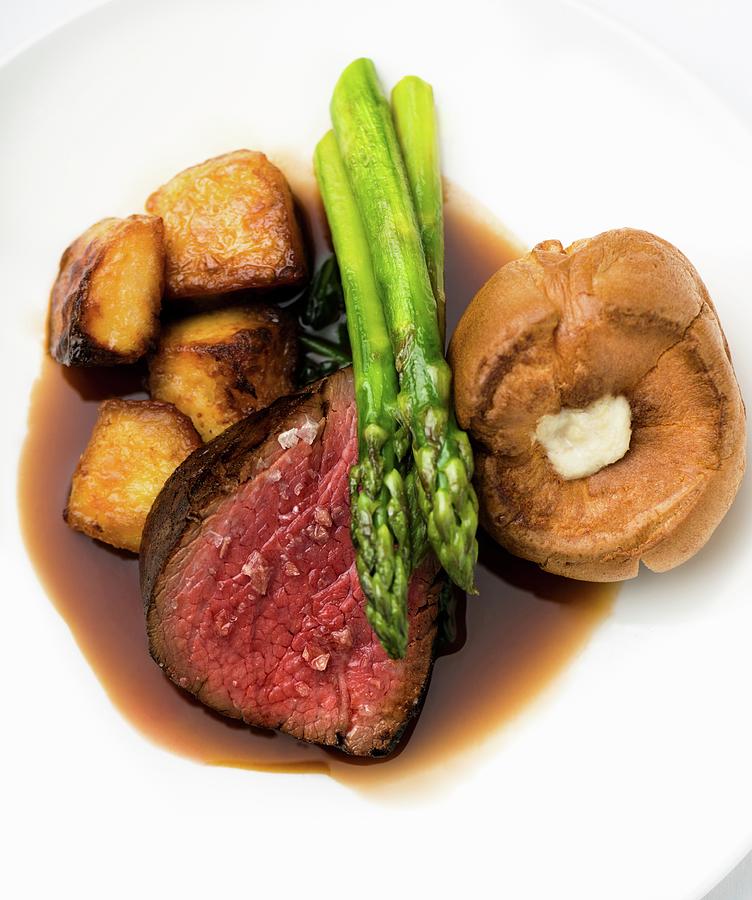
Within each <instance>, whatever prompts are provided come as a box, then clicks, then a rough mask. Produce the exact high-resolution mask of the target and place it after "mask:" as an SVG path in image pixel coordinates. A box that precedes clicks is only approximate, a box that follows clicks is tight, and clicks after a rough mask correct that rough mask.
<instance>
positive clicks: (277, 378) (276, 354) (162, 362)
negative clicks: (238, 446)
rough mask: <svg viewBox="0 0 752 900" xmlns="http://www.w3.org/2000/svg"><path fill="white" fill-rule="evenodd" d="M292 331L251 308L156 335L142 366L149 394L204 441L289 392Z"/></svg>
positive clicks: (182, 323) (266, 311) (269, 311)
mask: <svg viewBox="0 0 752 900" xmlns="http://www.w3.org/2000/svg"><path fill="white" fill-rule="evenodd" d="M296 364H297V338H296V328H295V324H294V322H293V321H292V319H291V318H290V316H288V315H287V314H286V313H285V312H284V311H282V310H280V309H277V308H275V307H271V306H263V305H260V304H255V305H253V306H247V307H230V308H229V309H222V310H211V311H209V312H205V313H200V314H198V315H194V316H189V317H188V318H186V319H181V320H179V321H176V322H173V323H172V324H170V325H168V326H167V327H165V328H164V329H163V331H162V335H161V339H160V342H159V347H158V349H157V352H156V354H155V355H154V356H153V357H152V358H151V360H150V361H149V392H150V394H151V396H152V397H153V398H154V399H156V400H166V401H167V402H169V403H174V404H175V406H176V407H177V408H178V409H179V410H181V412H184V413H185V414H186V415H187V416H189V417H190V419H191V421H192V422H193V424H194V425H195V427H196V430H197V431H198V433H199V434H200V435H201V437H202V438H203V439H204V440H205V441H209V440H211V439H212V438H214V437H216V436H217V435H218V434H220V433H221V432H222V431H224V430H225V428H227V427H228V426H229V425H232V424H233V423H235V422H237V421H239V420H240V419H242V418H243V417H244V416H247V415H248V414H249V413H252V412H254V411H255V410H257V409H260V408H261V407H264V406H268V405H269V404H270V403H271V402H272V401H273V400H276V399H277V397H280V396H282V395H283V394H289V393H290V392H291V391H292V389H293V377H294V374H295V367H296Z"/></svg>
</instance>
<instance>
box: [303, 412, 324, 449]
mask: <svg viewBox="0 0 752 900" xmlns="http://www.w3.org/2000/svg"><path fill="white" fill-rule="evenodd" d="M318 433H319V423H318V422H314V421H313V419H311V418H309V417H308V416H306V420H305V422H303V424H302V425H301V426H300V427H299V428H298V437H299V438H300V439H301V440H303V441H305V442H306V444H309V445H310V444H312V443H313V442H314V441H315V440H316V435H317V434H318Z"/></svg>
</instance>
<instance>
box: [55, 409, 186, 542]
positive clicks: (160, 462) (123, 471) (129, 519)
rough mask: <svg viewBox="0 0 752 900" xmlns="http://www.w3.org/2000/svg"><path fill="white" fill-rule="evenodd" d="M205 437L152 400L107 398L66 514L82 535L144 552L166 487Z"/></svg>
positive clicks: (77, 473) (173, 411) (180, 416)
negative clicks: (145, 535) (145, 534)
mask: <svg viewBox="0 0 752 900" xmlns="http://www.w3.org/2000/svg"><path fill="white" fill-rule="evenodd" d="M200 446H201V438H199V436H198V435H197V434H196V431H195V429H194V428H193V426H192V425H191V423H190V420H189V419H188V418H186V416H184V415H183V414H182V413H181V412H179V411H178V410H177V409H175V407H174V406H172V405H171V404H169V403H156V402H154V401H152V400H106V401H105V402H104V403H103V404H102V405H101V407H100V409H99V417H98V419H97V422H96V425H95V426H94V431H93V432H92V435H91V438H90V440H89V443H88V446H87V447H86V450H85V451H84V453H83V455H82V456H81V459H80V460H79V462H78V466H77V467H76V471H75V472H74V473H73V480H72V482H71V489H70V494H69V495H68V504H67V506H66V508H65V512H64V513H63V516H64V518H65V521H66V522H67V523H68V524H69V525H70V526H71V528H75V529H76V530H77V531H83V533H84V534H88V535H89V537H93V538H97V539H98V540H100V541H104V542H105V543H107V544H112V546H113V547H121V548H122V549H124V550H132V551H133V552H134V553H138V550H139V547H140V545H141V532H142V531H143V527H144V522H145V521H146V516H147V514H148V512H149V510H150V509H151V505H152V503H153V502H154V499H155V498H156V496H157V494H158V493H159V492H160V490H161V489H162V485H163V484H164V483H165V481H167V479H168V477H169V476H170V475H171V474H172V472H173V471H174V470H175V469H176V468H177V467H178V466H179V465H180V463H181V462H182V461H183V460H184V459H185V458H186V456H188V454H189V453H191V452H192V451H193V450H195V449H196V448H197V447H200Z"/></svg>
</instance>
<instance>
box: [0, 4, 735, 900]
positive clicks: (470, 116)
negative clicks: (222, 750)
mask: <svg viewBox="0 0 752 900" xmlns="http://www.w3.org/2000/svg"><path fill="white" fill-rule="evenodd" d="M363 54H367V55H370V56H372V57H373V58H374V59H375V60H376V62H377V66H378V68H379V70H380V72H381V74H382V77H383V80H384V81H385V82H386V83H387V84H391V83H393V82H394V81H395V80H396V79H397V78H398V77H399V76H400V75H402V74H404V73H406V72H417V73H420V74H422V75H423V76H424V77H426V78H428V79H429V80H431V81H432V82H433V84H434V85H435V88H436V92H437V96H438V100H439V104H440V110H441V119H442V127H443V136H444V158H445V170H446V172H447V174H448V175H449V177H450V178H451V179H453V180H454V181H456V182H458V183H459V184H461V185H462V186H463V187H464V188H466V189H467V190H468V191H470V192H471V193H472V194H474V195H475V196H476V197H479V198H481V199H482V200H483V201H484V203H485V204H486V205H487V206H489V207H490V208H491V209H492V210H493V211H494V212H495V213H496V214H497V215H498V216H499V217H500V218H502V219H503V220H504V221H505V222H506V223H508V224H509V225H510V226H511V227H512V228H514V229H515V230H516V231H517V233H519V234H520V235H521V236H522V237H523V238H524V239H526V240H527V241H530V242H533V241H536V240H541V239H544V238H549V237H558V238H561V239H562V240H563V241H565V242H568V241H570V240H573V239H575V238H578V237H582V236H586V235H591V234H594V233H596V232H598V231H600V230H603V229H605V228H609V227H615V226H620V225H634V226H639V227H643V228H647V229H650V230H653V231H656V232H657V233H659V234H661V235H663V236H665V237H666V238H668V239H669V240H671V241H673V242H674V243H676V244H677V245H678V246H679V247H681V248H682V249H683V250H684V251H685V252H686V253H687V254H688V256H689V257H690V258H691V259H692V260H693V261H694V262H695V264H696V265H697V267H698V268H699V270H700V272H701V273H702V274H703V276H704V278H705V279H706V281H707V283H708V286H709V288H710V291H711V294H712V295H713V296H714V298H715V300H716V303H717V306H718V309H719V312H720V315H721V318H722V320H723V322H724V323H725V326H726V330H727V333H728V336H729V340H730V342H731V346H732V351H734V355H735V362H736V365H737V372H738V375H739V379H740V382H741V384H742V388H743V389H746V393H747V396H752V391H751V390H750V386H751V385H752V362H751V359H750V354H749V353H747V352H745V347H744V343H743V341H744V338H745V337H748V336H749V334H750V319H751V316H750V311H749V310H750V303H749V292H748V288H747V283H748V270H749V246H750V244H749V228H748V224H749V210H750V209H752V188H751V186H750V178H749V165H750V160H752V141H751V140H750V137H749V135H748V134H747V133H746V132H745V131H744V130H743V129H742V128H741V127H740V126H739V125H738V124H737V123H736V121H735V120H734V119H733V118H732V117H731V116H730V115H729V114H727V113H726V112H725V111H724V109H723V108H721V107H720V106H719V105H718V103H717V102H716V101H715V100H714V98H713V97H712V96H711V95H710V94H709V93H708V92H707V91H706V90H705V89H704V88H703V87H702V86H700V85H699V84H696V83H694V82H693V81H691V80H690V79H689V78H688V77H687V76H686V75H685V74H684V73H683V72H682V71H680V70H679V69H678V68H677V67H675V66H673V65H671V64H669V63H668V62H666V61H665V60H664V59H663V58H661V57H660V56H658V55H657V54H655V53H654V52H652V51H650V50H649V49H647V48H645V47H643V46H641V45H639V44H638V43H637V42H635V41H634V40H633V39H632V38H630V37H628V36H626V35H624V34H623V33H621V32H620V31H618V30H616V29H615V28H613V27H611V26H610V25H607V24H605V23H604V22H602V21H600V20H598V19H595V18H592V17H590V16H589V15H587V14H585V13H583V12H582V11H580V10H579V9H577V8H574V7H568V6H562V5H559V4H557V3H554V2H542V0H541V2H534V3H531V2H524V3H523V2H522V0H520V2H517V3H511V2H507V3H505V4H503V5H502V4H492V3H490V2H481V0H463V2H462V3H460V4H456V5H452V7H451V9H450V11H448V12H444V11H443V10H442V9H441V8H440V4H436V3H425V4H424V3H406V2H405V0H398V2H394V0H380V2H379V3H369V4H356V3H353V2H346V0H320V2H316V3H312V2H308V3H303V2H299V3H297V2H286V3H281V2H279V3H275V2H271V0H270V2H257V3H250V2H239V0H238V2H231V0H223V2H212V3H204V2H180V3H178V2H175V3H156V2H154V0H149V2H136V3H134V2H128V3H115V4H112V5H109V6H106V7H104V8H102V9H101V10H98V11H96V12H95V13H92V14H90V15H88V16H86V17H84V18H82V19H80V20H78V21H76V22H74V23H72V24H71V25H69V26H67V27H65V28H63V29H62V30H60V31H59V32H57V33H56V34H54V35H52V36H51V37H50V38H48V39H46V40H44V41H42V42H41V43H39V44H37V45H36V46H34V47H32V48H31V49H30V50H28V51H27V52H25V53H24V54H23V55H21V56H20V57H18V58H16V59H15V60H13V61H12V62H10V63H9V64H8V65H7V66H6V67H5V68H4V69H3V70H2V72H1V73H0V121H2V123H3V139H2V150H1V151H0V153H1V156H0V197H2V206H1V207H0V208H1V209H2V213H1V214H0V215H1V221H0V254H1V256H2V269H1V271H2V273H3V321H2V335H3V343H4V349H3V353H2V366H3V377H2V384H3V387H4V392H3V394H4V396H3V416H2V421H3V430H4V432H5V435H6V439H5V441H4V442H3V447H2V462H3V491H4V492H5V497H4V499H5V501H6V502H5V503H4V520H5V526H6V527H5V535H4V541H3V544H4V549H5V553H6V555H7V559H6V560H5V566H4V574H5V578H6V582H5V589H4V592H3V593H4V604H3V610H4V613H3V630H4V634H5V639H4V641H3V656H4V665H3V670H4V672H5V690H4V701H5V716H4V721H5V725H6V727H8V730H9V731H10V737H8V734H7V732H6V737H5V739H4V750H3V752H4V754H5V755H6V756H7V759H6V761H5V764H4V766H3V778H4V779H6V780H7V785H6V786H5V787H4V788H3V808H4V814H5V818H6V820H7V821H8V822H9V823H10V824H11V828H10V829H9V830H8V832H9V833H8V835H7V837H6V838H5V845H4V850H5V851H6V858H7V859H8V860H9V862H7V863H5V864H4V867H3V875H2V878H3V879H4V880H7V881H8V884H9V886H8V889H7V890H6V891H4V893H5V894H6V895H7V896H13V897H22V896H51V895H53V891H56V890H58V889H59V888H60V887H62V886H64V885H68V886H75V889H76V895H77V896H78V897H81V898H84V897H101V896H108V897H121V896H123V897H125V896H128V897H133V896H139V895H145V896H155V897H156V896H181V897H194V896H195V897H199V896H201V897H206V896H208V895H209V894H210V893H211V895H212V896H235V895H237V894H238V893H241V894H242V895H250V894H254V895H261V893H262V892H263V891H265V890H268V891H273V892H274V894H275V895H277V896H298V895H309V894H314V895H316V896H323V895H329V894H335V893H336V894H347V893H357V894H358V895H359V896H377V895H378V896H379V897H385V896H389V895H390V893H394V894H395V895H396V896H406V895H408V894H410V893H411V892H415V893H417V892H420V895H421V896H422V895H423V894H430V893H431V892H434V893H435V892H438V893H439V895H440V896H441V895H444V894H445V893H448V892H450V891H451V892H453V893H458V894H459V893H460V892H461V893H462V895H464V896H470V897H472V896H489V895H499V896H504V897H509V898H514V900H523V898H535V900H538V898H544V897H545V898H557V900H559V898H569V897H572V898H577V900H590V898H593V900H603V898H609V900H620V898H625V900H626V898H628V900H635V898H641V900H643V898H652V897H655V898H661V900H672V898H681V900H687V898H695V897H699V896H701V895H702V894H703V893H704V892H705V891H706V890H708V889H709V888H710V887H711V886H712V885H713V884H714V883H715V882H716V881H717V880H718V879H719V878H720V877H721V876H722V875H723V874H724V872H725V871H726V870H728V869H729V868H730V867H731V866H732V864H733V863H734V862H735V861H736V860H737V859H738V858H739V857H740V856H741V855H742V854H743V853H744V852H745V851H746V850H747V849H749V847H750V846H752V779H750V769H749V761H750V759H752V725H751V724H750V717H749V709H750V699H751V695H752V654H750V652H749V643H750V635H752V604H750V603H749V599H748V596H749V584H748V582H749V577H750V561H749V549H748V541H749V531H748V529H749V523H750V491H749V489H748V488H749V485H748V484H747V485H745V488H744V489H743V490H742V493H741V495H740V497H739V498H738V499H737V501H736V504H735V506H734V507H733V509H732V511H731V513H730V514H729V515H728V517H727V518H726V520H725V521H724V523H723V525H722V526H721V527H720V528H719V529H718V532H717V533H716V535H715V536H714V538H713V540H712V542H711V544H710V545H709V546H708V547H707V548H706V550H704V551H703V552H702V553H701V554H700V555H699V556H698V557H697V558H696V559H694V560H693V561H691V562H690V563H688V564H687V565H685V566H684V567H682V568H681V569H680V570H678V571H676V572H674V573H671V574H668V575H663V576H660V577H658V576H651V575H649V574H643V575H641V576H640V578H639V580H638V581H637V582H635V583H632V584H629V585H628V586H627V587H626V588H625V589H624V590H623V592H622V593H621V595H620V597H619V600H618V602H617V604H616V608H615V610H614V613H613V615H612V616H611V617H610V619H609V620H608V621H607V622H606V623H604V624H603V625H602V626H601V627H600V628H599V630H598V631H597V633H596V634H595V636H594V637H593V639H592V640H591V641H590V643H589V645H588V646H587V648H586V650H585V651H584V652H583V653H582V654H581V655H580V656H579V657H578V658H577V659H576V661H574V663H573V664H572V665H571V666H570V667H569V668H568V669H567V670H566V672H565V673H564V674H563V675H562V676H561V677H560V678H558V679H557V681H556V682H555V684H553V685H552V686H551V687H550V688H549V689H548V690H547V691H546V692H545V694H544V695H543V696H542V697H541V698H539V700H538V701H536V702H535V703H534V704H532V705H531V706H530V707H529V708H528V709H527V710H526V711H525V713H524V714H523V715H521V716H520V717H519V718H518V719H517V720H516V721H515V722H514V723H513V724H511V725H509V726H507V727H506V728H504V729H503V730H502V731H500V732H499V733H498V734H497V735H496V736H495V737H494V738H493V739H492V740H491V742H490V745H489V747H487V748H485V751H484V753H483V754H481V755H479V756H477V757H473V758H472V760H469V761H468V762H467V764H466V765H463V764H462V761H460V764H458V765H456V766H453V767H452V770H451V771H448V772H447V774H446V778H445V780H444V783H443V784H442V785H441V786H440V787H438V788H437V789H436V790H435V791H434V792H433V793H431V794H429V795H428V796H424V797H419V798H415V797H411V798H410V799H409V800H406V801H405V803H404V804H402V805H398V806H395V805H394V803H393V802H392V801H390V802H388V803H387V802H381V801H380V800H379V799H378V797H373V796H370V797H366V796H364V795H362V794H358V793H354V792H352V791H350V790H348V789H347V788H345V787H343V786H342V785H340V784H338V783H336V782H334V781H331V780H329V779H327V778H325V777H322V776H316V775H307V776H301V775H290V776H281V775H264V774H259V773H249V772H243V771H237V770H230V769H222V768H209V767H199V766H197V765H195V764H193V763H190V762H188V761H186V760H183V759H180V758H177V757H174V756H172V755H170V754H169V753H165V752H162V751H159V750H157V749H155V748H154V747H153V746H151V745H150V744H148V743H147V742H146V741H145V740H144V739H143V738H142V737H141V736H140V735H139V734H137V733H136V732H135V731H133V730H132V729H131V727H130V726H129V725H128V724H127V723H126V722H125V721H124V720H122V719H121V718H120V716H119V715H118V714H117V713H116V712H115V711H114V709H113V707H112V706H111V705H110V703H109V701H108V700H107V697H106V696H105V694H104V691H103V690H102V688H101V687H100V685H99V683H98V682H97V681H96V679H95V677H94V675H93V674H92V672H91V671H90V669H89V668H88V666H87V664H86V663H85V662H84V660H83V658H82V657H81V655H80V654H79V652H78V650H77V648H76V646H75V643H74V641H73V640H72V638H71V635H70V633H69V632H68V630H67V628H66V626H65V624H64V623H63V622H62V621H61V620H60V619H59V617H58V616H57V614H56V613H55V612H54V610H53V607H52V606H51V604H50V603H49V602H48V600H47V598H46V597H45V596H44V593H43V591H42V590H41V588H40V586H39V584H38V582H37V580H36V577H35V575H34V572H33V570H32V568H31V566H30V564H29V563H28V561H27V559H26V557H25V552H24V549H23V546H22V544H21V541H20V537H19V535H18V529H17V524H16V515H15V507H14V496H13V494H14V489H13V485H14V484H15V470H16V464H17V458H18V452H19V448H20V445H21V442H22V439H23V436H24V432H25V420H26V411H27V405H28V394H29V389H30V387H31V384H32V382H33V380H34V378H35V376H36V374H37V372H38V368H39V358H40V335H41V331H42V327H43V321H44V311H45V303H46V296H47V291H48V288H49V284H50V282H51V280H52V278H53V277H54V273H55V267H56V263H57V259H58V257H59V254H60V250H61V248H63V247H64V246H65V245H66V243H67V242H68V241H69V239H70V238H71V236H72V235H74V234H76V233H77V232H79V231H81V230H82V229H83V228H84V227H86V226H87V225H88V224H90V222H92V221H94V220H95V219H98V218H100V217H102V216H104V215H125V214H128V213H130V212H132V211H134V210H137V209H138V208H140V206H141V204H142V202H143V198H144V197H145V196H146V195H147V194H148V192H149V191H150V190H151V189H152V188H153V187H154V186H155V185H158V184H160V183H161V182H162V181H164V180H165V179H166V178H167V177H169V176H170V175H172V174H173V173H174V172H176V171H178V170H179V169H181V168H182V167H183V166H186V165H188V164H191V163H194V162H197V161H199V160H201V159H204V158H206V157H208V156H211V155H213V154H216V153H219V152H223V151H225V150H229V149H234V148H236V147H241V146H251V147H258V148H259V149H264V150H266V151H268V152H270V153H271V154H272V155H273V154H274V153H275V152H284V153H289V152H290V151H292V152H293V153H297V154H299V155H303V156H306V157H307V156H308V155H309V154H310V152H311V150H312V148H313V146H314V143H315V141H316V139H317V138H318V137H319V136H320V135H321V134H322V132H323V131H324V130H325V129H326V128H327V127H328V114H327V106H328V101H329V97H330V93H331V89H332V86H333V84H334V81H335V79H336V77H337V74H338V73H339V71H340V70H341V69H342V68H343V66H344V65H345V64H346V63H347V62H348V61H349V60H351V59H353V58H355V57H356V56H359V55H363ZM53 449H54V448H51V452H52V450H53ZM455 715H456V717H457V728H462V710H461V709H457V710H456V711H455ZM53 886H56V887H53ZM58 892H59V891H58Z"/></svg>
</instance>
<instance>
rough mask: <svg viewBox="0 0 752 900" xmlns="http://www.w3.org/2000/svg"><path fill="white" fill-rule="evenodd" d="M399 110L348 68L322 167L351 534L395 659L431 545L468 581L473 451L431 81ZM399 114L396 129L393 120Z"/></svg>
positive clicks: (377, 627)
mask: <svg viewBox="0 0 752 900" xmlns="http://www.w3.org/2000/svg"><path fill="white" fill-rule="evenodd" d="M392 104H393V113H394V118H393V116H392V111H390V108H389V104H388V102H387V100H386V98H385V97H384V95H383V94H382V92H381V88H380V86H379V83H378V79H377V76H376V71H375V69H374V66H373V63H372V62H371V61H370V60H368V59H359V60H356V61H355V62H353V63H351V65H349V66H348V67H347V69H345V71H344V72H343V74H342V76H341V77H340V79H339V81H338V83H337V86H336V87H335V90H334V96H333V99H332V104H331V113H332V122H333V125H334V131H333V132H329V133H328V134H327V135H326V136H325V137H324V138H323V140H322V141H321V142H320V143H319V145H318V147H317V148H316V154H315V164H316V175H317V178H318V182H319V187H320V190H321V195H322V198H323V201H324V207H325V209H326V213H327V218H328V220H329V224H330V227H331V231H332V239H333V243H334V249H335V253H336V255H337V258H338V261H339V266H340V271H341V275H342V285H343V289H344V294H345V307H346V311H347V323H348V331H349V334H350V343H351V345H352V350H353V369H354V374H355V384H356V403H357V410H358V437H359V458H358V463H357V465H356V466H354V467H353V470H352V473H351V484H350V488H351V503H352V510H353V515H352V534H353V542H354V544H355V550H356V559H357V566H358V573H359V576H360V580H361V584H362V586H363V590H364V592H365V594H366V597H367V600H368V603H367V609H366V612H367V615H368V618H369V621H370V622H371V625H372V627H373V628H374V631H375V632H376V634H377V635H378V637H379V639H380V640H381V642H382V644H383V645H384V647H385V649H386V650H387V652H388V653H389V654H390V656H392V657H402V656H404V653H405V650H406V648H407V588H408V584H409V577H410V573H411V570H412V567H413V566H414V565H416V564H417V563H418V562H419V561H420V558H421V556H422V555H423V553H424V552H425V548H426V536H427V540H428V542H429V543H430V545H431V547H432V548H433V550H434V552H435V553H436V556H437V557H438V559H439V561H440V563H441V564H442V566H443V567H444V569H445V570H446V572H447V573H448V575H449V576H450V578H451V579H452V580H453V581H454V582H455V584H457V585H459V586H460V587H461V588H463V589H464V590H466V591H472V590H474V587H473V570H474V565H475V562H476V559H477V553H478V548H477V542H476V539H475V532H476V529H477V522H478V503H477V499H476V496H475V492H474V490H473V487H472V484H471V479H472V474H473V458H472V452H471V449H470V443H469V441H468V439H467V436H466V435H465V433H464V432H463V431H461V430H460V429H459V427H458V425H457V423H456V420H455V417H454V412H453V410H452V405H451V399H450V398H451V371H450V369H449V366H448V364H447V362H446V360H445V358H444V321H445V315H444V273H443V270H444V236H443V215H442V187H441V175H440V169H439V157H438V139H437V127H436V118H435V108H434V102H433V92H432V90H431V87H430V85H428V84H426V83H425V82H423V81H421V80H420V79H418V78H414V77H408V78H405V79H403V80H402V81H401V82H400V83H399V84H398V85H397V86H396V87H395V89H394V92H393V95H392ZM395 123H396V128H395Z"/></svg>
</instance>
